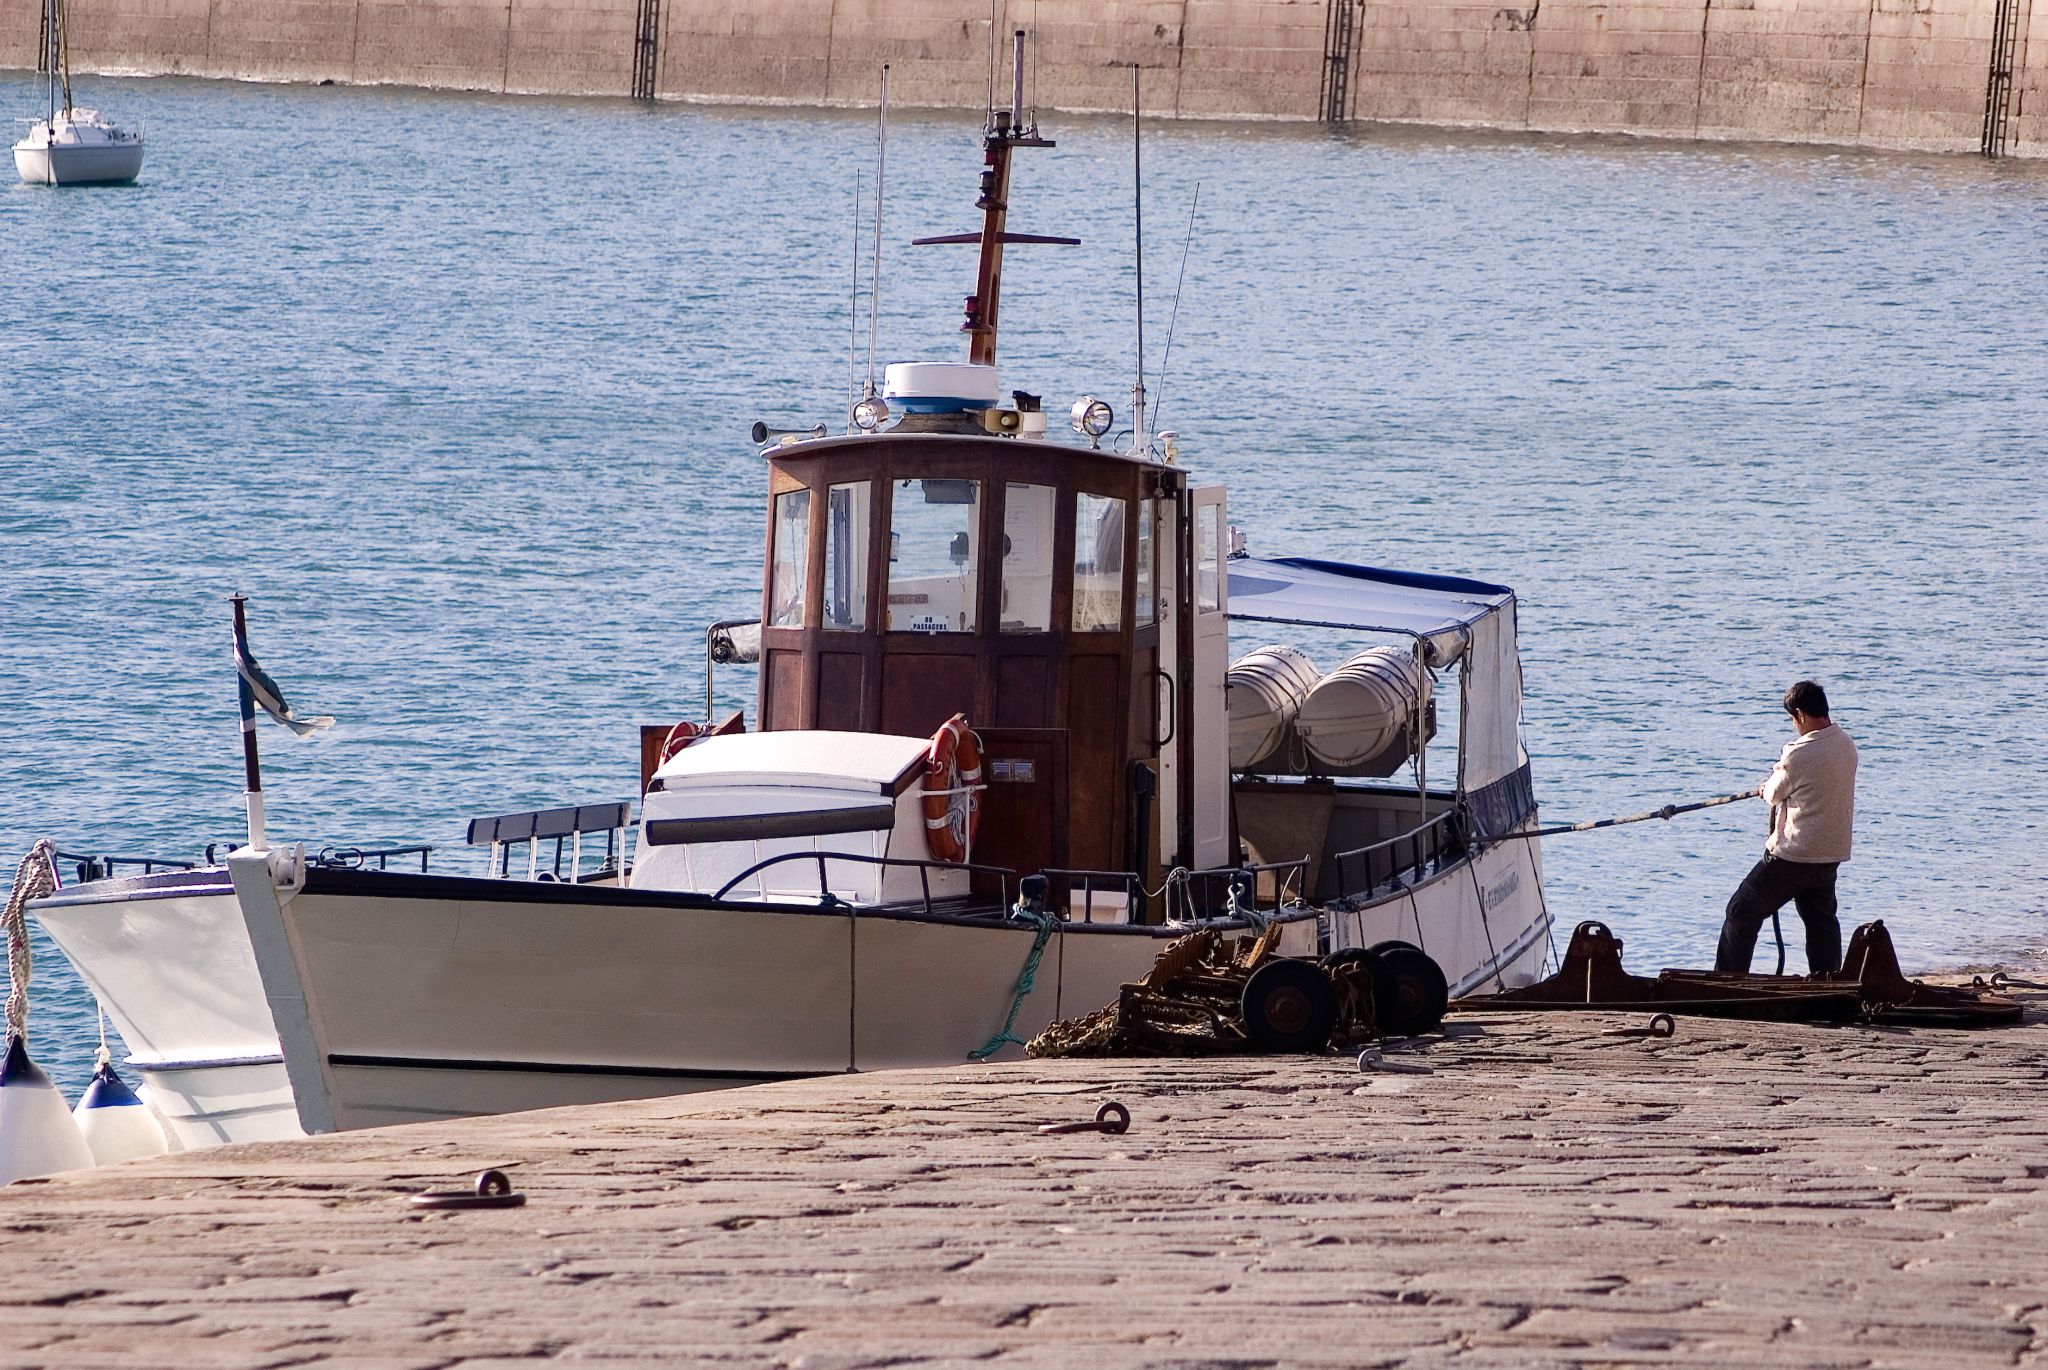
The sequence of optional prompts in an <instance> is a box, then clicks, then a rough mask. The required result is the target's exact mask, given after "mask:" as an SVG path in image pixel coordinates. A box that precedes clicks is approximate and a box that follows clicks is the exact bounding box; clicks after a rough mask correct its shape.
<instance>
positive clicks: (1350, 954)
mask: <svg viewBox="0 0 2048 1370" xmlns="http://www.w3.org/2000/svg"><path fill="white" fill-rule="evenodd" d="M1378 950H1379V948H1377V947H1374V948H1373V951H1378ZM1371 956H1372V951H1367V950H1366V949H1365V948H1364V947H1340V948H1338V949H1337V950H1336V951H1333V952H1331V953H1330V954H1329V955H1328V956H1325V957H1324V958H1323V959H1322V960H1320V961H1318V962H1317V963H1316V964H1317V965H1319V966H1321V967H1322V968H1323V969H1324V970H1335V969H1336V968H1337V967H1339V966H1348V965H1350V964H1351V963H1352V962H1353V961H1364V960H1366V959H1368V958H1370V957H1371Z"/></svg>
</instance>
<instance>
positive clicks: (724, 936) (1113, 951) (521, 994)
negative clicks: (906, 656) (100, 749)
mask: <svg viewBox="0 0 2048 1370" xmlns="http://www.w3.org/2000/svg"><path fill="white" fill-rule="evenodd" d="M260 918H261V913H260V911H258V912H256V913H255V915H254V919H255V920H260ZM252 932H254V933H255V934H256V945H257V946H258V947H259V949H267V948H273V947H274V948H279V949H282V950H284V952H285V953H286V955H288V958H289V960H288V962H286V961H284V960H283V959H281V958H280V957H278V955H277V954H276V953H275V952H271V953H269V954H268V955H260V956H259V961H260V963H261V969H262V972H263V975H264V979H265V983H266V988H267V989H268V991H269V994H270V997H271V1002H272V1004H273V1006H274V1007H277V1008H278V1009H279V1011H280V1012H281V1013H289V1012H292V1011H294V1008H295V1006H297V1005H301V1004H302V1005H303V1006H304V1008H303V1012H304V1014H305V1022H304V1023H303V1024H293V1023H289V1022H285V1021H280V1022H279V1023H278V1028H279V1030H280V1033H281V1035H282V1036H283V1038H284V1040H285V1041H286V1043H287V1044H288V1047H287V1049H288V1050H289V1044H290V1043H292V1042H294V1041H297V1040H305V1041H310V1042H311V1043H312V1044H313V1053H314V1055H315V1057H316V1059H315V1060H314V1061H312V1062H306V1061H303V1060H300V1061H295V1062H294V1066H295V1079H294V1083H295V1085H296V1086H297V1088H298V1090H299V1094H300V1097H301V1100H302V1104H304V1103H306V1102H308V1101H312V1102H313V1107H312V1108H310V1109H308V1110H306V1116H307V1120H308V1122H309V1123H310V1124H312V1125H314V1126H318V1127H321V1128H322V1129H323V1130H324V1128H325V1127H330V1126H331V1127H333V1128H335V1129H337V1130H347V1129H350V1128H358V1127H375V1126H380V1125H383V1124H387V1123H396V1122H409V1121H419V1120H422V1119H427V1118H439V1117H458V1116H467V1115H472V1114H479V1113H493V1112H505V1111H512V1110H517V1109H524V1108H539V1107H549V1106H554V1105H559V1104H571V1103H579V1104H580V1103H597V1102H604V1101H609V1100H615V1099H623V1098H635V1097H646V1096H650V1095H656V1094H673V1093H687V1092H693V1091H696V1090H701V1089H711V1088H719V1087H724V1086H731V1085H739V1084H749V1083H756V1082H760V1081H766V1080H778V1079H790V1078H796V1077H801V1076H809V1075H825V1074H836V1073H841V1072H846V1071H866V1070H884V1069H893V1068H898V1067H908V1066H934V1065H958V1064H963V1063H965V1062H966V1061H967V1060H968V1058H969V1053H970V1052H973V1051H975V1050H977V1049H978V1048H981V1047H983V1046H985V1045H986V1044H988V1043H989V1042H990V1041H991V1039H993V1038H995V1037H996V1036H998V1035H999V1034H1000V1033H1001V1032H1002V1030H1003V1027H1004V1024H1005V1020H1006V1019H1007V1018H1008V1016H1009V1012H1010V1008H1011V1004H1012V1001H1013V1000H1015V999H1016V988H1017V984H1018V980H1019V976H1020V973H1021V971H1022V970H1023V967H1024V963H1025V961H1026V958H1027V957H1028V956H1029V955H1030V953H1031V950H1032V947H1033V944H1034V941H1035V940H1036V937H1037V933H1036V929H1035V928H1034V927H1033V926H1032V925H1031V924H1029V923H1023V922H1017V921H1012V920H1003V919H997V918H973V919H963V918H956V917H947V916H940V915H924V914H921V913H918V914H912V913H905V912H900V911H889V912H879V911H874V910H864V911H861V912H859V913H854V912H852V911H849V910H844V909H832V910H823V909H819V908H816V907H792V906H767V905H753V906H746V905H733V904H724V905H716V904H711V903H710V902H709V901H704V900H696V901H694V902H690V901H689V896H679V895H666V896H664V895H655V894H649V893H646V892H642V891H627V890H612V889H591V888H581V887H573V886H560V885H549V884H539V883H534V884H529V883H526V882H515V881H503V880H496V881H493V880H468V879H459V878H450V877H431V876H428V877H402V876H385V875H379V874H377V873H362V872H335V871H315V872H311V873H310V874H309V878H308V881H307V884H306V887H305V888H304V889H303V890H301V891H299V892H298V893H296V894H295V895H293V896H292V897H290V898H289V899H287V900H284V901H282V902H281V903H280V904H279V906H278V926H277V927H276V928H275V929H269V930H266V929H264V928H263V927H262V926H261V925H260V921H252ZM278 933H281V934H282V935H281V936H278V935H271V934H278ZM1175 935H1176V932H1175V931H1174V930H1171V929H1165V928H1133V927H1129V926H1107V925H1105V926H1101V927H1088V926H1073V927H1066V928H1062V929H1061V930H1060V931H1059V932H1058V933H1056V934H1052V935H1050V936H1049V937H1048V940H1047V942H1046V945H1045V948H1044V950H1043V952H1042V953H1041V957H1040V964H1039V966H1038V970H1037V974H1036V975H1035V977H1034V983H1033V987H1032V989H1031V991H1030V993H1028V994H1027V995H1025V996H1024V998H1023V999H1022V1001H1021V1002H1019V1003H1018V1004H1017V1013H1016V1020H1015V1023H1014V1024H1013V1025H1012V1028H1011V1035H1013V1036H1014V1037H1017V1038H1028V1037H1030V1036H1031V1035H1032V1034H1034V1033H1037V1032H1039V1031H1041V1030H1043V1029H1044V1028H1045V1027H1046V1026H1047V1025H1048V1024H1050V1023H1052V1022H1053V1021H1054V1020H1056V1019H1058V1018H1060V1017H1063V1016H1067V1015H1069V1014H1073V1013H1080V1012H1086V1011H1089V1010H1092V1009H1095V1008H1099V1007H1101V1006H1102V1005H1103V1004H1105V1003H1108V1002H1111V1001H1113V1000H1114V999H1115V997H1116V992H1117V987H1118V986H1119V985H1121V984H1122V983H1124V982H1125V981H1127V980H1131V979H1135V978H1137V977H1138V976H1139V975H1142V974H1143V973H1144V972H1145V971H1146V970H1147V969H1149V968H1150V967H1151V965H1152V962H1153V960H1154V959H1155V958H1156V957H1157V955H1158V952H1159V949H1160V948H1161V947H1163V946H1164V945H1165V944H1166V942H1167V941H1169V940H1171V938H1172V937H1173V936H1175ZM1283 938H1284V945H1285V947H1286V949H1287V950H1290V951H1293V952H1296V953H1298V954H1312V953H1313V952H1314V951H1315V949H1316V944H1317V924H1316V920H1315V918H1314V916H1313V915H1312V914H1311V915H1307V916H1303V917H1299V918H1296V919H1295V920H1293V921H1292V922H1291V923H1290V924H1289V925H1288V926H1287V928H1286V930H1285V931H1284V933H1283ZM996 1054H997V1055H999V1056H1001V1055H1007V1056H1012V1057H1014V1056H1017V1055H1020V1054H1021V1048H1020V1047H1019V1046H1018V1045H1016V1044H1014V1043H1012V1044H1008V1045H1005V1046H1004V1047H1003V1048H1002V1050H1001V1051H1000V1052H999V1053H996ZM308 1066H310V1067H311V1069H310V1070H308V1069H307V1067H308ZM316 1096H324V1103H322V1102H320V1101H319V1100H318V1099H316Z"/></svg>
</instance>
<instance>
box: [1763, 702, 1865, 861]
mask: <svg viewBox="0 0 2048 1370" xmlns="http://www.w3.org/2000/svg"><path fill="white" fill-rule="evenodd" d="M1764 803H1766V804H1769V805H1770V806H1771V810H1772V812H1771V836H1770V840H1769V841H1767V842H1765V843H1764V850H1765V851H1767V852H1769V853H1770V854H1771V855H1772V856H1775V857H1778V858H1779V859H1781V860H1784V861H1809V862H1829V861H1847V860H1848V859H1849V827H1850V824H1851V823H1852V822H1853V820H1854V818H1855V815H1856V744H1855V743H1854V742H1851V741H1850V740H1849V734H1847V733H1845V732H1843V731H1842V730H1841V729H1840V728H1838V727H1836V726H1835V725H1834V724H1832V723H1830V724H1829V725H1828V726H1827V727H1825V728H1816V729H1815V730H1814V731H1812V732H1810V733H1801V734H1800V735H1799V736H1798V737H1795V738H1793V739H1792V740H1791V741H1790V742H1788V743H1786V744H1785V752H1784V755H1782V756H1780V757H1779V758H1778V764H1777V766H1776V767H1774V768H1773V769H1772V771H1771V778H1770V779H1769V780H1767V781H1765V782H1764Z"/></svg>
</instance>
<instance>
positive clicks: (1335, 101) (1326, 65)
mask: <svg viewBox="0 0 2048 1370" xmlns="http://www.w3.org/2000/svg"><path fill="white" fill-rule="evenodd" d="M1328 3H1329V9H1328V12H1327V14H1326V15H1325V17H1324V20H1323V89H1322V110H1321V118H1322V121H1323V122H1324V123H1326V124H1341V123H1344V122H1346V121H1348V120H1349V119H1350V118H1351V55H1352V53H1353V52H1354V51H1355V50H1356V48H1357V46H1358V5H1359V0H1328Z"/></svg>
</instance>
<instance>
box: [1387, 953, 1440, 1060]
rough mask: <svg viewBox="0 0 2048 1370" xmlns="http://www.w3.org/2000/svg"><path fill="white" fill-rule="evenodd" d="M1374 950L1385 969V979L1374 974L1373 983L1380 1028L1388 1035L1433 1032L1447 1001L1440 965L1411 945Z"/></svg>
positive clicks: (1405, 1035) (1403, 1035) (1406, 1035)
mask: <svg viewBox="0 0 2048 1370" xmlns="http://www.w3.org/2000/svg"><path fill="white" fill-rule="evenodd" d="M1383 945H1384V944H1383ZM1375 951H1377V952H1378V955H1377V958H1376V959H1377V960H1378V961H1379V962H1380V964H1381V965H1382V966H1384V967H1385V968H1386V976H1385V979H1384V980H1382V979H1381V978H1380V977H1378V976H1375V977H1374V984H1373V992H1374V996H1375V997H1374V1000H1373V1003H1374V1006H1375V1007H1376V1008H1377V1009H1378V1011H1379V1012H1378V1016H1379V1029H1380V1031H1381V1032H1382V1033H1383V1034H1385V1035H1386V1036H1389V1037H1409V1036H1413V1035H1414V1034H1415V1033H1418V1032H1430V1031H1433V1030H1434V1029H1435V1028H1436V1026H1437V1025H1438V1024H1439V1023H1441V1022H1443V1020H1444V1007H1445V1005H1447V1004H1449V1003H1450V1001H1451V989H1450V986H1449V985H1448V984H1447V983H1446V982H1445V980H1444V972H1443V968H1442V967H1440V966H1438V965H1437V963H1436V962H1435V961H1433V960H1431V959H1430V958H1429V957H1428V956H1427V955H1425V954H1424V953H1422V952H1419V951H1417V950H1416V949H1415V948H1413V947H1404V946H1399V945H1395V946H1391V947H1388V949H1387V950H1385V951H1379V950H1378V948H1375Z"/></svg>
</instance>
